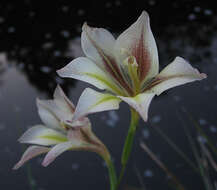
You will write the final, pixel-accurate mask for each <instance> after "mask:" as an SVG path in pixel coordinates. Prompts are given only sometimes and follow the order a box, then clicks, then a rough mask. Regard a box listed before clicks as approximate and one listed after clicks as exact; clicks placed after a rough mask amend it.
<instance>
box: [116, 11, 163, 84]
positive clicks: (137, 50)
mask: <svg viewBox="0 0 217 190" xmlns="http://www.w3.org/2000/svg"><path fill="white" fill-rule="evenodd" d="M123 51H124V52H126V53H124V54H123V53H122V52H123ZM115 52H116V53H117V55H116V56H117V57H120V56H121V54H122V56H123V57H122V58H121V59H122V60H123V59H124V58H126V56H129V54H130V55H133V56H134V57H135V58H136V60H137V63H138V66H139V68H138V70H139V71H138V73H139V78H140V80H141V81H147V80H148V79H150V78H152V77H154V76H155V75H156V74H158V72H159V63H158V51H157V46H156V42H155V39H154V36H153V34H152V31H151V27H150V22H149V16H148V13H147V12H145V11H143V12H142V14H141V15H140V17H139V18H138V20H137V21H136V22H135V23H134V24H133V25H131V26H130V27H129V28H128V29H127V30H125V31H124V32H123V33H122V34H121V35H120V36H119V37H118V39H117V40H116V44H115Z"/></svg>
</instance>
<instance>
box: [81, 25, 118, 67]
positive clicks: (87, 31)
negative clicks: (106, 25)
mask: <svg viewBox="0 0 217 190" xmlns="http://www.w3.org/2000/svg"><path fill="white" fill-rule="evenodd" d="M82 30H83V31H82V34H81V46H82V49H83V51H84V53H85V55H86V56H87V57H89V58H90V59H92V60H94V61H95V62H96V63H98V64H101V65H102V64H103V63H104V58H103V56H106V57H107V56H109V57H112V56H113V48H114V44H115V39H114V37H113V36H112V34H111V33H110V32H109V31H107V30H105V29H103V28H92V27H89V26H88V25H87V24H86V23H84V25H83V27H82ZM102 66H103V65H102Z"/></svg>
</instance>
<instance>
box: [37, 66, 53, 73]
mask: <svg viewBox="0 0 217 190" xmlns="http://www.w3.org/2000/svg"><path fill="white" fill-rule="evenodd" d="M40 70H41V71H42V72H43V73H50V72H51V68H50V67H48V66H41V67H40Z"/></svg>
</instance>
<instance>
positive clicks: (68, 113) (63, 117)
mask: <svg viewBox="0 0 217 190" xmlns="http://www.w3.org/2000/svg"><path fill="white" fill-rule="evenodd" d="M37 107H38V113H39V116H40V118H41V120H42V121H43V122H44V124H46V126H47V127H50V128H54V129H59V130H60V129H62V128H61V127H60V122H61V121H67V120H71V119H72V116H73V113H74V110H75V107H74V105H73V104H72V102H71V101H70V100H69V99H68V98H67V97H66V95H65V94H64V92H63V90H62V89H61V87H60V86H57V88H56V90H55V92H54V99H53V100H39V99H37Z"/></svg>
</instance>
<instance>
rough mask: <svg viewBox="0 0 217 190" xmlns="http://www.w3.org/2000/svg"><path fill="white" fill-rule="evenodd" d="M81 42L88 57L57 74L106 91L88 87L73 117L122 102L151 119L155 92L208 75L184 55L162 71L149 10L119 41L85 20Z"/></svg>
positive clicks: (81, 58) (111, 107)
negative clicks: (186, 59)
mask: <svg viewBox="0 0 217 190" xmlns="http://www.w3.org/2000/svg"><path fill="white" fill-rule="evenodd" d="M81 45H82V49H83V51H84V53H85V55H86V57H79V58H76V59H74V60H73V61H72V62H71V63H69V64H68V65H66V66H65V67H64V68H62V69H60V70H58V71H57V72H58V74H59V75H60V76H62V77H70V78H74V79H78V80H82V81H85V82H88V83H90V84H92V85H94V86H96V87H97V88H99V89H101V90H106V91H105V92H103V93H102V92H96V91H95V90H92V89H89V88H87V89H85V90H84V92H83V93H82V95H81V97H80V100H79V102H78V105H77V108H76V110H75V115H74V119H78V118H80V117H82V116H84V115H87V114H88V113H93V112H99V111H105V110H112V109H118V108H119V103H120V102H121V101H124V102H126V103H128V104H129V105H130V106H131V107H132V108H134V109H135V110H136V111H137V112H138V113H139V114H140V116H141V117H142V118H143V119H144V121H147V118H148V114H147V113H148V108H149V105H150V102H151V100H152V98H153V97H154V96H155V95H160V94H161V93H162V92H164V91H165V90H167V89H169V88H172V87H175V86H178V85H182V84H185V83H188V82H193V81H196V80H201V79H204V78H206V75H205V74H203V73H199V72H198V70H197V69H195V68H193V67H192V66H191V65H190V64H189V63H188V62H187V61H185V60H184V59H183V58H181V57H176V58H175V60H174V61H173V62H172V63H170V64H169V65H168V66H167V67H166V68H164V69H163V70H162V71H161V72H160V73H159V63H158V51H157V46H156V43H155V39H154V37H153V34H152V31H151V28H150V23H149V16H148V14H147V13H146V12H145V11H143V12H142V14H141V16H140V17H139V18H138V20H137V21H136V22H135V23H134V24H133V25H131V26H130V27H129V28H128V29H127V30H125V31H124V32H123V33H122V34H120V36H119V37H118V38H117V39H116V40H115V38H114V37H113V36H112V34H111V33H110V32H109V31H107V30H105V29H103V28H91V27H89V26H88V25H87V24H86V23H85V24H84V25H83V31H82V34H81Z"/></svg>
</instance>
